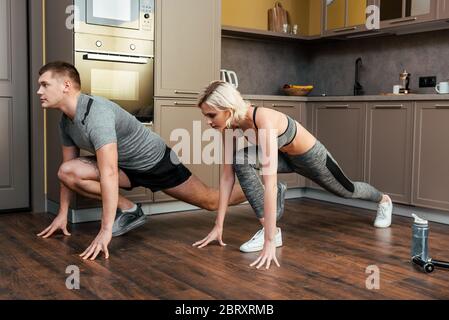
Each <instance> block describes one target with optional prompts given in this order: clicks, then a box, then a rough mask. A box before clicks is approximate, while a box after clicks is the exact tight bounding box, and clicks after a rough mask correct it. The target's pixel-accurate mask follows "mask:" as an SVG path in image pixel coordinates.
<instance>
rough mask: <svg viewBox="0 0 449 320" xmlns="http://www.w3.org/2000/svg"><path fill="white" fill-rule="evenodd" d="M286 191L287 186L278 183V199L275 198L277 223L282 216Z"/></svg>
mask: <svg viewBox="0 0 449 320" xmlns="http://www.w3.org/2000/svg"><path fill="white" fill-rule="evenodd" d="M286 191H287V186H286V185H285V184H283V183H282V182H278V197H277V217H276V220H277V221H279V219H281V217H282V215H283V214H284V208H285V192H286Z"/></svg>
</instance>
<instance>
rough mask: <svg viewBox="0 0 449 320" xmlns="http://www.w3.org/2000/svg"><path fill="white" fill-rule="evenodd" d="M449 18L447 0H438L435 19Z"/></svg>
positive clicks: (448, 3)
mask: <svg viewBox="0 0 449 320" xmlns="http://www.w3.org/2000/svg"><path fill="white" fill-rule="evenodd" d="M448 18H449V0H438V9H437V19H448Z"/></svg>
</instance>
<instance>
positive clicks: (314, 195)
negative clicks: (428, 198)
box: [304, 188, 449, 225]
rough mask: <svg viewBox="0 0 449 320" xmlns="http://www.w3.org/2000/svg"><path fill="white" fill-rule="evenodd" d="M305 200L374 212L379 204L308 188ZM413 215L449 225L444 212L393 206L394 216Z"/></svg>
mask: <svg viewBox="0 0 449 320" xmlns="http://www.w3.org/2000/svg"><path fill="white" fill-rule="evenodd" d="M304 198H309V199H315V200H320V201H325V202H331V203H337V204H342V205H346V206H351V207H356V208H362V209H368V210H373V211H376V210H377V204H376V203H373V202H370V201H364V200H358V199H345V198H340V197H337V196H334V195H333V194H330V193H328V192H326V191H322V190H316V189H310V188H307V189H305V190H304ZM412 213H414V214H417V215H418V216H420V217H422V218H424V219H426V220H428V221H432V222H437V223H442V224H448V225H449V212H446V211H442V210H441V211H440V210H435V209H427V208H420V207H415V206H409V205H402V204H396V203H395V204H394V206H393V214H394V215H398V216H403V217H410V218H411V215H412Z"/></svg>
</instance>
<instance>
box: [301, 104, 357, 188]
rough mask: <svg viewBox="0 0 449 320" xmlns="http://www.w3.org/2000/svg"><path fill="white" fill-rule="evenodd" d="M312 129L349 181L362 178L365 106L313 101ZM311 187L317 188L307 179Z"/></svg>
mask: <svg viewBox="0 0 449 320" xmlns="http://www.w3.org/2000/svg"><path fill="white" fill-rule="evenodd" d="M312 112H313V115H312V132H313V134H314V135H315V137H316V138H317V139H318V140H319V141H320V142H321V143H322V144H323V145H324V146H325V147H326V148H327V150H328V151H329V152H330V153H331V154H332V156H333V157H334V159H335V160H336V161H337V162H338V164H339V165H340V167H341V168H342V170H343V172H344V173H345V175H346V176H347V177H348V178H349V179H351V180H352V181H364V155H365V127H366V126H365V122H366V105H365V103H361V102H350V103H347V102H341V103H339V102H329V103H315V104H314V105H313V107H312ZM307 186H308V187H311V188H318V189H320V187H319V186H318V185H316V184H315V183H313V182H311V181H308V182H307Z"/></svg>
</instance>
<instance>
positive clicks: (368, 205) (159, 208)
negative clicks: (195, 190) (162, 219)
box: [47, 188, 449, 225]
mask: <svg viewBox="0 0 449 320" xmlns="http://www.w3.org/2000/svg"><path fill="white" fill-rule="evenodd" d="M298 198H309V199H315V200H320V201H325V202H331V203H337V204H342V205H346V206H351V207H356V208H362V209H368V210H373V211H376V210H377V204H376V203H373V202H369V201H364V200H357V199H345V198H340V197H337V196H334V195H332V194H330V193H328V192H326V191H322V190H316V189H310V188H297V189H290V190H287V193H286V199H298ZM47 208H48V212H50V213H52V214H57V212H58V209H59V205H58V204H57V203H56V202H54V201H51V200H47ZM142 209H143V212H144V213H145V214H147V215H156V214H164V213H172V212H180V211H194V210H200V208H198V207H195V206H192V205H189V204H187V203H185V202H182V201H170V202H160V203H148V204H143V205H142ZM412 213H415V214H417V215H419V216H420V217H422V218H424V219H426V220H429V221H432V222H437V223H443V224H448V225H449V212H445V211H439V210H433V209H426V208H418V207H413V206H407V205H400V204H395V205H394V209H393V214H395V215H398V216H404V217H411V214H412ZM68 220H69V222H70V223H82V222H92V221H100V220H101V208H90V209H76V210H74V209H70V210H69V214H68Z"/></svg>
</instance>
